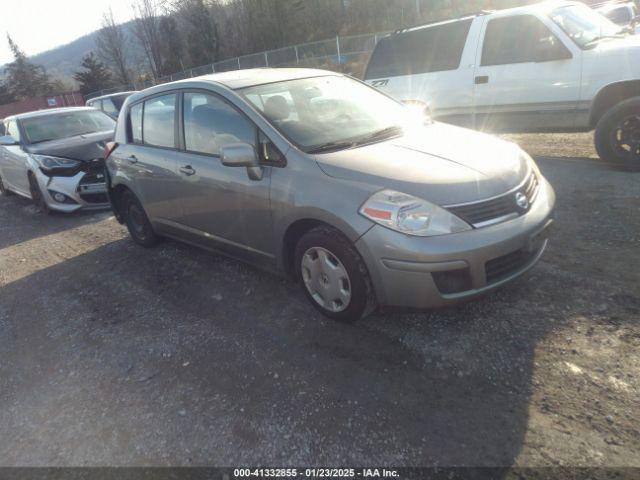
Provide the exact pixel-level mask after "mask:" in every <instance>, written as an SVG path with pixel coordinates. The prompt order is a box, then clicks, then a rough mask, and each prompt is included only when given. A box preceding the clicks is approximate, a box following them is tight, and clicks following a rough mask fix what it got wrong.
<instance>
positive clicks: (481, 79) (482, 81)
mask: <svg viewBox="0 0 640 480" xmlns="http://www.w3.org/2000/svg"><path fill="white" fill-rule="evenodd" d="M487 83H489V75H480V76H478V77H476V85H484V84H487Z"/></svg>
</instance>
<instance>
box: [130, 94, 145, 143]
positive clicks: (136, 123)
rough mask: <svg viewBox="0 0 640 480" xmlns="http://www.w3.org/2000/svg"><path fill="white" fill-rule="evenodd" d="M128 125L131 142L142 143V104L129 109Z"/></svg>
mask: <svg viewBox="0 0 640 480" xmlns="http://www.w3.org/2000/svg"><path fill="white" fill-rule="evenodd" d="M129 125H130V129H131V132H130V133H131V141H132V142H133V143H142V103H138V104H137V105H134V106H133V107H131V110H130V111H129Z"/></svg>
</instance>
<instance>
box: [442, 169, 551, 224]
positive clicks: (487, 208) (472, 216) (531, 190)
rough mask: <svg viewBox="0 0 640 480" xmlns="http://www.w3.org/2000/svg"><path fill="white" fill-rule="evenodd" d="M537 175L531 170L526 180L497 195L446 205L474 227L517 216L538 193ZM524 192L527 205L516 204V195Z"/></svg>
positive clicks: (529, 204) (525, 210)
mask: <svg viewBox="0 0 640 480" xmlns="http://www.w3.org/2000/svg"><path fill="white" fill-rule="evenodd" d="M538 187H539V183H538V177H537V175H536V174H535V173H534V172H532V173H531V175H529V177H528V178H527V180H526V181H525V182H524V183H523V184H522V185H520V187H518V188H517V189H515V190H513V191H511V192H509V193H507V194H505V195H501V196H499V197H495V198H491V199H489V200H483V201H480V202H474V203H465V204H462V205H452V206H449V207H446V208H447V210H449V211H450V212H451V213H453V214H454V215H457V216H458V217H460V218H462V219H463V220H464V221H466V222H467V223H469V224H471V225H473V226H474V227H476V228H479V227H483V226H486V225H488V224H491V223H494V222H497V221H499V220H500V219H503V218H505V219H506V217H510V216H519V215H523V214H524V213H526V212H527V211H528V210H529V208H531V205H532V204H533V202H534V201H535V199H536V196H537V194H538ZM518 193H522V194H524V196H525V197H526V198H527V202H528V205H527V207H526V208H522V207H520V206H518V204H517V203H516V195H517V194H518Z"/></svg>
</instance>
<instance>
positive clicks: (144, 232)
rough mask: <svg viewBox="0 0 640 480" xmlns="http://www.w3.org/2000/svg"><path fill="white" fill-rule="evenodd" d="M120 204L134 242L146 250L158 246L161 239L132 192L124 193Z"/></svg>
mask: <svg viewBox="0 0 640 480" xmlns="http://www.w3.org/2000/svg"><path fill="white" fill-rule="evenodd" d="M119 204H120V212H121V213H122V216H123V217H124V223H125V224H126V225H127V229H128V230H129V235H131V238H133V241H134V242H136V243H137V244H138V245H142V246H143V247H146V248H151V247H154V246H156V245H157V244H158V243H159V242H160V237H159V236H158V235H156V233H155V232H154V231H153V227H152V226H151V222H150V221H149V217H147V214H146V213H145V211H144V208H143V207H142V204H141V203H140V201H139V200H138V199H137V198H136V196H135V195H134V194H133V193H131V192H124V193H123V194H122V195H121V196H120V199H119Z"/></svg>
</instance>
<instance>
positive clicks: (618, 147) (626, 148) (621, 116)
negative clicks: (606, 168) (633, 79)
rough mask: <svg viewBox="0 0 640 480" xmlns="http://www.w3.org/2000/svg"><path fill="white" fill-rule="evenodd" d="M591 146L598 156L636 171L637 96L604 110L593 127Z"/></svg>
mask: <svg viewBox="0 0 640 480" xmlns="http://www.w3.org/2000/svg"><path fill="white" fill-rule="evenodd" d="M595 145H596V150H597V151H598V155H599V156H600V158H601V159H603V160H606V161H610V162H623V163H624V164H625V166H627V167H629V168H632V169H634V170H640V97H634V98H630V99H629V100H625V101H624V102H621V103H619V104H618V105H616V106H614V107H613V108H611V110H609V111H608V112H607V113H605V115H604V116H603V117H602V118H601V119H600V121H599V122H598V125H597V127H596V134H595Z"/></svg>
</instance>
